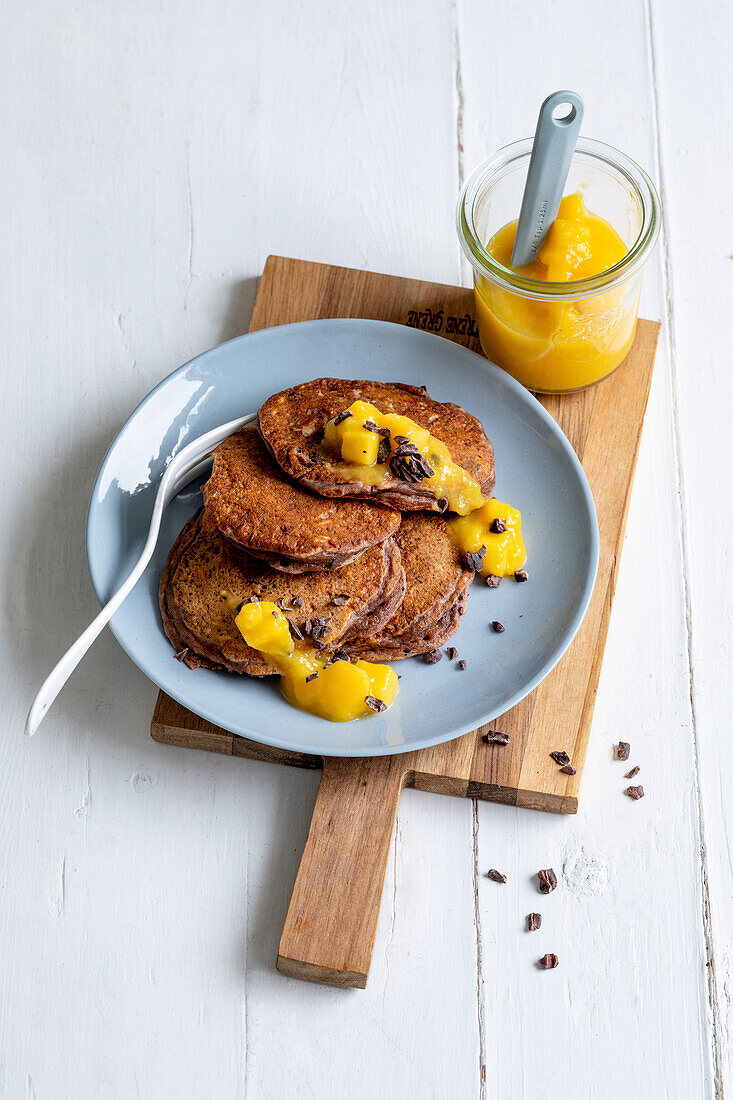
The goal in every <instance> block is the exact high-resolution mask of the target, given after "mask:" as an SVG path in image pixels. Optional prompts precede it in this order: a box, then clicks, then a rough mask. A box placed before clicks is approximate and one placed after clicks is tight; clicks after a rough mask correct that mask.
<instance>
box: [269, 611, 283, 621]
mask: <svg viewBox="0 0 733 1100" xmlns="http://www.w3.org/2000/svg"><path fill="white" fill-rule="evenodd" d="M271 614H272V617H273V619H281V618H282V615H278V613H277V611H273V612H272V613H271Z"/></svg>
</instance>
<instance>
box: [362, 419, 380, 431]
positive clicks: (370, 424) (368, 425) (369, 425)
mask: <svg viewBox="0 0 733 1100" xmlns="http://www.w3.org/2000/svg"><path fill="white" fill-rule="evenodd" d="M364 427H365V428H366V430H367V431H368V432H375V433H376V431H377V425H376V424H375V423H374V421H373V420H365V421H364Z"/></svg>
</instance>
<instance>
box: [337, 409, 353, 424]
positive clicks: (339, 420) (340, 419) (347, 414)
mask: <svg viewBox="0 0 733 1100" xmlns="http://www.w3.org/2000/svg"><path fill="white" fill-rule="evenodd" d="M353 415H354V414H353V413H352V412H349V410H348V409H344V411H343V412H340V413H339V414H338V416H337V417H336V418H335V419H334V422H333V423H334V425H337V424H343V422H344V420H348V419H349V417H350V416H353Z"/></svg>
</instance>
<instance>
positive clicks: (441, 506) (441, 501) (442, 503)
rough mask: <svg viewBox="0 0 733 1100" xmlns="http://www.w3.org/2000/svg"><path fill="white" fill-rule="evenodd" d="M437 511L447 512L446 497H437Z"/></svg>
mask: <svg viewBox="0 0 733 1100" xmlns="http://www.w3.org/2000/svg"><path fill="white" fill-rule="evenodd" d="M438 511H439V512H447V511H448V500H447V498H446V497H438Z"/></svg>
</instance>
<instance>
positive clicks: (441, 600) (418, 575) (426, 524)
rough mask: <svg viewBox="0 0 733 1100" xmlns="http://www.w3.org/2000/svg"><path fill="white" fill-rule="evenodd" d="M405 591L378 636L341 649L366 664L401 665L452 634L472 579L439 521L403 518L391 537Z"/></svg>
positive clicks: (361, 638)
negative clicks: (395, 544) (399, 553)
mask: <svg viewBox="0 0 733 1100" xmlns="http://www.w3.org/2000/svg"><path fill="white" fill-rule="evenodd" d="M395 539H396V542H397V544H398V545H399V547H400V552H401V555H402V564H403V567H404V570H405V578H406V582H407V587H406V591H405V596H404V599H403V601H402V604H401V606H400V607H399V609H398V610H397V612H396V613H395V614H394V615H393V617H392V618H391V619H390V620H389V622H388V623H387V625H386V626H385V627H383V628H382V630H381V631H379V632H368V631H362V632H361V633H360V634H359V636H358V637H357V638H354V639H352V640H351V641H350V642H349V643H348V644H347V645H345V646H344V648H345V649H346V651H347V653H348V654H349V655H350V656H352V657H358V658H361V659H362V660H366V661H399V660H402V659H403V658H405V657H412V656H415V655H416V654H419V653H427V652H429V650H431V649H435V648H436V647H437V646H440V645H443V644H444V642H447V641H448V639H449V638H451V637H452V636H453V634H455V632H456V630H457V629H458V627H459V625H460V621H461V616H462V615H463V613H464V611H465V609H466V605H467V602H468V590H469V588H470V587H471V582H472V581H473V578H474V576H475V574H474V572H473V570H472V569H469V568H468V566H467V565H466V563H465V561H464V560H463V557H462V555H461V553H460V551H459V550H458V548H457V547H456V545H455V544H454V542H453V539H452V538H451V536H450V531H449V529H448V525H447V523H446V522H445V520H443V519H441V518H440V517H438V516H426V515H419V514H414V515H409V516H404V517H403V520H402V523H401V525H400V528H399V530H398V532H397V535H396V536H395Z"/></svg>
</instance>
